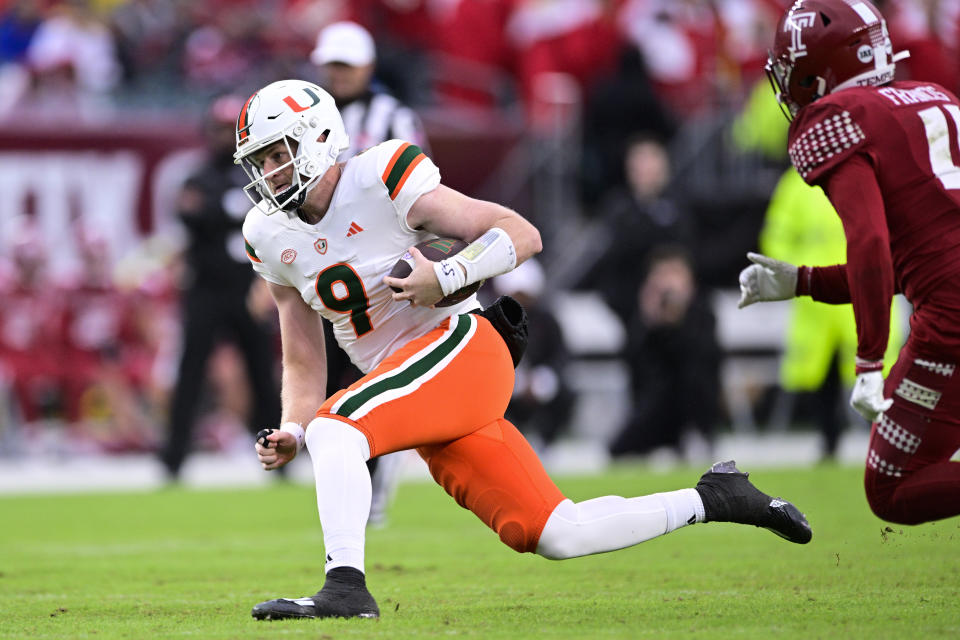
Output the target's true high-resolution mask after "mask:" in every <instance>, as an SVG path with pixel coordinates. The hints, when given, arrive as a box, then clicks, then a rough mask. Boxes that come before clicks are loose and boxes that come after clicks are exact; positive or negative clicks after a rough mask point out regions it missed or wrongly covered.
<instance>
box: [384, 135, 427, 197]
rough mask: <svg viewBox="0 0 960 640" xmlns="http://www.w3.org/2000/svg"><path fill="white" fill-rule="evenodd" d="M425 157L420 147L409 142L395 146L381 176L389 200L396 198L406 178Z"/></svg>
mask: <svg viewBox="0 0 960 640" xmlns="http://www.w3.org/2000/svg"><path fill="white" fill-rule="evenodd" d="M426 157H427V156H425V155H424V154H423V151H421V150H420V147H418V146H417V145H415V144H410V143H409V142H404V143H403V144H401V145H400V147H399V148H397V150H396V152H395V153H394V154H393V157H391V158H390V162H388V163H387V168H386V169H384V170H383V176H382V179H383V184H384V185H386V187H387V193H389V194H390V199H391V200H396V199H397V194H399V193H400V189H402V188H403V185H404V183H405V182H406V181H407V178H409V177H410V174H411V173H413V170H414V169H416V168H417V165H418V164H420V163H421V162H423V160H424V159H425V158H426Z"/></svg>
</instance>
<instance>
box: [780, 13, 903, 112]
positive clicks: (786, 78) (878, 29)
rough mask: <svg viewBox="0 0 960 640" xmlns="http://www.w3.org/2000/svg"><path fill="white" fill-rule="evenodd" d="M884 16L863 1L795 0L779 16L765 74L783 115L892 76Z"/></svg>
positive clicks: (892, 57)
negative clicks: (833, 95)
mask: <svg viewBox="0 0 960 640" xmlns="http://www.w3.org/2000/svg"><path fill="white" fill-rule="evenodd" d="M908 55H910V54H909V53H907V52H906V51H903V52H900V53H897V54H896V55H894V54H893V45H892V44H891V42H890V35H889V34H888V32H887V23H886V21H885V20H884V19H883V16H882V15H881V14H880V12H879V11H878V10H877V9H876V7H874V6H873V5H872V4H870V3H869V2H867V0H797V2H794V3H793V5H791V6H790V8H789V9H787V11H786V12H785V13H784V14H783V16H782V17H781V18H780V22H779V24H778V25H777V32H776V35H775V36H774V42H773V49H772V50H771V51H770V54H769V56H768V58H767V66H766V71H767V77H768V78H769V79H770V83H771V85H772V86H773V90H774V92H775V93H776V94H777V100H778V101H779V102H780V104H781V106H783V107H786V115H787V118H790V119H792V118H793V116H795V115H796V114H797V112H799V111H800V109H802V108H803V107H805V106H806V105H808V104H810V103H811V102H813V101H815V100H817V99H819V98H822V97H823V96H825V95H827V94H829V93H832V92H834V91H840V90H842V89H846V88H848V87H855V86H877V85H882V84H886V83H888V82H891V81H892V80H893V76H894V71H895V63H896V62H897V61H898V60H902V59H903V58H906V57H907V56H908Z"/></svg>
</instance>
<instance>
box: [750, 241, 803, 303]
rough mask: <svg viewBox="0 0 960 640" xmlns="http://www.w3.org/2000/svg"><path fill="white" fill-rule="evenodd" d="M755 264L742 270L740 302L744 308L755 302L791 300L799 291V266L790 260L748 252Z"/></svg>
mask: <svg viewBox="0 0 960 640" xmlns="http://www.w3.org/2000/svg"><path fill="white" fill-rule="evenodd" d="M747 258H749V259H750V262H752V263H753V264H752V265H750V266H749V267H747V268H746V269H744V270H743V271H741V272H740V302H739V303H737V307H738V308H740V309H743V308H744V307H745V306H747V305H750V304H753V303H754V302H767V301H770V300H789V299H790V298H793V297H795V296H796V293H797V267H795V266H794V265H792V264H790V263H789V262H782V261H780V260H774V259H773V258H768V257H767V256H765V255H761V254H759V253H748V254H747Z"/></svg>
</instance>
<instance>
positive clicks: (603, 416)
mask: <svg viewBox="0 0 960 640" xmlns="http://www.w3.org/2000/svg"><path fill="white" fill-rule="evenodd" d="M739 298H740V292H739V291H738V290H736V289H729V290H726V289H721V290H717V291H714V292H713V294H712V306H713V311H714V313H715V314H716V320H717V341H718V342H719V344H720V348H721V350H722V353H723V362H722V365H721V370H720V378H721V385H722V389H721V393H722V397H723V401H724V403H725V405H726V408H727V412H728V414H729V418H730V422H731V426H732V428H733V430H734V431H735V432H740V433H751V432H753V431H755V430H756V429H757V423H756V418H755V416H754V407H755V406H756V404H757V401H758V400H759V399H760V397H761V395H762V394H763V393H764V392H765V391H766V390H768V389H770V388H771V387H776V386H777V384H778V380H779V366H780V354H781V353H782V351H783V348H784V340H785V336H786V328H787V322H788V318H789V313H790V304H789V302H768V303H765V304H762V305H753V306H750V307H747V308H746V309H738V308H737V301H738V300H739ZM551 306H552V307H553V310H554V313H555V315H556V317H557V320H558V322H559V323H560V328H561V330H562V331H563V336H564V341H565V342H566V344H567V347H568V349H569V350H570V353H571V356H572V359H571V362H570V364H569V365H568V368H567V371H566V375H567V380H568V383H569V384H570V387H571V388H572V389H573V390H574V391H576V393H577V395H578V401H577V405H576V407H575V409H574V416H573V417H572V423H571V424H572V427H573V430H574V431H579V432H580V433H579V435H583V436H585V437H592V438H600V439H603V440H608V439H609V438H611V437H612V436H613V435H614V433H615V432H616V430H617V429H618V428H619V426H620V424H621V421H622V420H623V419H624V418H625V416H626V415H627V413H628V411H629V409H630V402H631V399H630V380H629V372H628V369H627V367H626V363H625V362H624V361H623V359H622V357H621V355H620V353H621V349H622V348H623V345H624V343H625V342H626V339H627V335H626V332H625V328H624V327H623V324H622V323H621V322H620V320H619V318H617V316H616V315H615V314H614V313H613V312H612V311H611V310H610V308H609V307H608V306H607V305H606V303H605V302H604V301H603V299H602V298H601V296H600V295H599V294H598V293H596V292H592V291H560V292H556V293H554V294H553V296H552V299H551Z"/></svg>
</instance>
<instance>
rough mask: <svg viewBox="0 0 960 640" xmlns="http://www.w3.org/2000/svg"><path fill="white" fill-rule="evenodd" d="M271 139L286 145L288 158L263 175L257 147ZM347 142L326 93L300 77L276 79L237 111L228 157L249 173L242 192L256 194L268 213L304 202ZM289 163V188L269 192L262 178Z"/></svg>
mask: <svg viewBox="0 0 960 640" xmlns="http://www.w3.org/2000/svg"><path fill="white" fill-rule="evenodd" d="M324 134H326V137H324ZM275 142H283V143H284V144H286V146H287V152H288V153H289V154H290V162H288V163H286V164H284V165H282V166H280V167H277V168H275V169H273V170H272V171H271V172H270V173H268V174H267V175H264V173H263V164H262V160H260V159H258V158H257V155H258V154H257V152H258V151H262V150H263V149H266V148H267V147H269V146H270V145H272V144H274V143H275ZM349 146H350V138H349V137H348V136H347V131H346V129H344V127H343V119H342V118H341V117H340V112H339V111H338V110H337V107H336V104H334V101H333V97H332V96H331V95H330V94H329V93H327V92H326V91H324V90H323V89H321V88H320V87H318V86H317V85H315V84H312V83H310V82H304V81H303V80H280V81H279V82H274V83H272V84H269V85H267V86H265V87H264V88H263V89H260V90H259V91H257V92H256V93H254V94H253V95H252V96H250V98H249V99H248V100H247V102H246V103H245V104H244V105H243V108H242V109H241V110H240V115H239V117H238V118H237V152H236V153H235V154H234V155H233V161H234V162H236V163H237V164H239V165H240V166H242V167H243V169H244V171H246V172H247V175H248V176H249V177H250V183H249V184H248V185H247V186H246V187H244V191H245V192H246V194H247V196H248V197H249V198H250V200H251V201H252V202H253V203H254V204H258V201H259V198H256V197H254V192H256V193H257V194H259V196H260V198H262V199H263V204H265V205H266V209H265V212H266V213H267V215H270V214H272V213H276V212H277V211H280V210H281V209H283V210H285V211H295V210H296V209H297V208H298V207H300V206H301V205H303V202H304V200H305V199H306V196H307V193H308V192H309V191H310V189H312V188H313V187H314V186H316V184H317V182H318V181H319V180H320V177H321V176H322V175H323V174H324V173H325V172H326V171H327V169H329V168H330V167H332V166H333V165H334V163H335V162H336V161H337V156H338V155H340V153H341V152H342V151H343V150H344V149H346V148H347V147H349ZM291 165H292V166H293V167H294V171H293V180H292V183H291V185H290V187H288V188H287V189H285V190H284V191H282V192H281V193H273V191H272V189H271V188H270V184H269V183H268V182H267V179H268V178H269V177H270V176H271V175H274V174H276V173H277V172H279V171H284V170H286V169H287V168H288V167H290V166H291Z"/></svg>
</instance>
